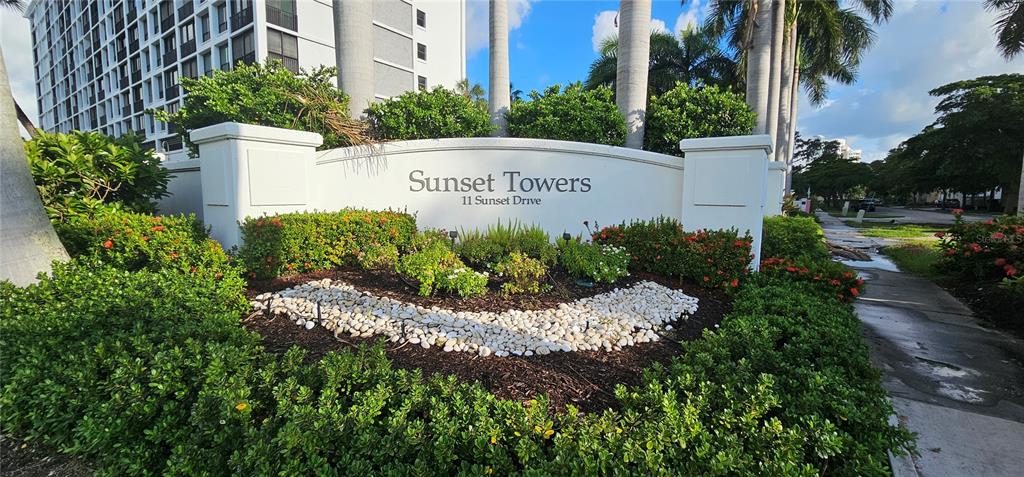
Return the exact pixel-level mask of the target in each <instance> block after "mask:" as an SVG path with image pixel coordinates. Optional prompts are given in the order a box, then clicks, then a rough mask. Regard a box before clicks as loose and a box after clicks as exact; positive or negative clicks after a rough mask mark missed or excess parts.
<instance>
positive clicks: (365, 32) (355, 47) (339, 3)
mask: <svg viewBox="0 0 1024 477" xmlns="http://www.w3.org/2000/svg"><path fill="white" fill-rule="evenodd" d="M334 44H335V45H337V46H339V47H337V48H335V49H334V54H335V60H336V66H337V67H338V88H341V90H342V91H344V92H345V93H346V94H348V96H349V102H348V104H349V114H351V116H352V119H361V118H363V117H364V116H365V111H366V108H367V107H369V106H370V103H372V102H373V100H374V98H375V96H374V91H373V90H374V78H373V68H374V66H373V2H369V1H347V0H334ZM340 45H345V47H344V48H341V47H340Z"/></svg>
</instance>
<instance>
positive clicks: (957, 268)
mask: <svg viewBox="0 0 1024 477" xmlns="http://www.w3.org/2000/svg"><path fill="white" fill-rule="evenodd" d="M935 235H936V236H937V237H939V238H940V239H941V241H940V243H939V246H940V247H941V248H942V252H943V255H944V258H943V260H942V262H941V263H940V266H941V267H942V268H943V269H945V270H946V271H949V272H952V273H955V274H957V275H960V276H961V277H964V278H971V279H975V280H980V281H997V280H1002V279H1004V278H1007V279H1010V280H1013V279H1014V278H1015V277H1018V276H1020V274H1021V273H1022V271H1021V268H1022V267H1024V218H1021V217H1014V216H1005V217H999V218H996V219H990V220H986V221H984V222H965V221H964V220H963V218H962V217H961V216H960V215H959V214H957V216H956V223H954V224H953V226H952V227H951V228H950V229H949V231H948V232H946V233H941V232H940V233H937V234H935Z"/></svg>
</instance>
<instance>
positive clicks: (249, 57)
mask: <svg viewBox="0 0 1024 477" xmlns="http://www.w3.org/2000/svg"><path fill="white" fill-rule="evenodd" d="M238 62H242V63H245V64H247V65H251V64H253V63H256V52H250V53H246V54H244V55H242V56H241V57H239V58H235V63H236V64H237V63H238Z"/></svg>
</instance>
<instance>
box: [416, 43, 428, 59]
mask: <svg viewBox="0 0 1024 477" xmlns="http://www.w3.org/2000/svg"><path fill="white" fill-rule="evenodd" d="M416 58H419V59H421V60H423V61H427V45H424V44H423V43H417V44H416Z"/></svg>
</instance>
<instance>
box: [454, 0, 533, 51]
mask: <svg viewBox="0 0 1024 477" xmlns="http://www.w3.org/2000/svg"><path fill="white" fill-rule="evenodd" d="M530 1H531V0H509V2H508V31H509V32H512V31H514V30H516V29H517V28H519V27H520V26H522V24H523V21H524V20H526V17H527V16H528V15H529V14H530ZM489 5H490V2H488V1H487V0H469V1H467V2H466V56H467V57H471V56H473V55H475V54H477V53H479V52H480V51H482V50H485V49H487V43H488V42H489V41H490V34H489V25H490V21H489V18H490V15H489V11H488V8H489Z"/></svg>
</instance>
